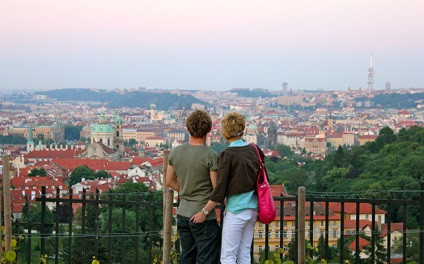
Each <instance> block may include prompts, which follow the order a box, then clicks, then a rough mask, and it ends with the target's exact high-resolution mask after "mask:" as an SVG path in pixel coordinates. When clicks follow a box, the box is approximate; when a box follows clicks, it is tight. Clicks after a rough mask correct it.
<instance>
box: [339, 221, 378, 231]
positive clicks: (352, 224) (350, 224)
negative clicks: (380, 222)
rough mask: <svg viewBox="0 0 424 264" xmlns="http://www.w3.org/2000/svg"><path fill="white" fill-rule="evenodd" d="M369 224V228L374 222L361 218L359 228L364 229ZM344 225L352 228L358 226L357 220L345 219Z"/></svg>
mask: <svg viewBox="0 0 424 264" xmlns="http://www.w3.org/2000/svg"><path fill="white" fill-rule="evenodd" d="M367 226H369V228H371V227H372V222H371V221H369V220H365V219H364V220H359V228H360V229H364V228H365V227H367ZM344 227H345V228H347V229H350V228H356V220H345V221H344Z"/></svg>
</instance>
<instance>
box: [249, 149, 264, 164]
mask: <svg viewBox="0 0 424 264" xmlns="http://www.w3.org/2000/svg"><path fill="white" fill-rule="evenodd" d="M249 145H251V146H253V147H254V148H255V150H256V154H257V155H258V160H259V166H260V167H263V166H264V163H263V162H262V158H261V155H260V154H259V150H258V147H257V146H256V144H253V143H249Z"/></svg>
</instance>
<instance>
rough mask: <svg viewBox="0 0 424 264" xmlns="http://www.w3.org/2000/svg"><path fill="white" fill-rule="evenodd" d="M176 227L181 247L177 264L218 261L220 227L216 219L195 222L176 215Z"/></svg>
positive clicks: (201, 263) (207, 263)
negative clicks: (199, 222)
mask: <svg viewBox="0 0 424 264" xmlns="http://www.w3.org/2000/svg"><path fill="white" fill-rule="evenodd" d="M177 228H178V233H179V234H180V241H181V247H182V251H181V255H180V258H179V261H178V263H179V264H217V263H219V257H220V245H221V228H220V227H219V225H218V222H217V221H216V220H205V221H204V222H203V223H201V224H196V223H193V222H192V221H190V218H188V217H184V216H181V215H177Z"/></svg>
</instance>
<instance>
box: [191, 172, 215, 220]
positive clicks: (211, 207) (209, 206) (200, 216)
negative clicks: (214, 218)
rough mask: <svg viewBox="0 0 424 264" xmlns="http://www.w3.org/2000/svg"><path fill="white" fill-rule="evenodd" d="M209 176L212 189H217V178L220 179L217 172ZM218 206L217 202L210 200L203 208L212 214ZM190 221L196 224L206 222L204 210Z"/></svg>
mask: <svg viewBox="0 0 424 264" xmlns="http://www.w3.org/2000/svg"><path fill="white" fill-rule="evenodd" d="M209 175H210V178H211V182H212V187H213V188H214V189H215V186H216V178H217V177H218V173H217V171H216V170H215V171H210V173H209ZM216 205H217V203H216V202H214V201H211V200H209V201H208V202H207V204H206V205H205V207H203V209H204V210H207V211H208V212H211V211H212V210H215V207H216ZM190 220H191V221H193V222H194V223H202V222H203V221H205V220H206V215H205V214H204V213H203V210H202V211H201V212H198V213H197V214H195V215H193V216H192V217H191V218H190Z"/></svg>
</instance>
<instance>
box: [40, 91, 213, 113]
mask: <svg viewBox="0 0 424 264" xmlns="http://www.w3.org/2000/svg"><path fill="white" fill-rule="evenodd" d="M35 94H38V95H46V96H48V97H49V98H52V99H56V100H59V101H87V102H89V101H95V102H105V103H106V104H107V106H108V107H112V108H117V107H122V106H126V107H141V108H146V109H148V108H150V104H155V105H156V109H158V110H169V109H170V108H181V107H190V106H191V105H192V104H194V103H199V104H204V105H208V103H206V102H204V101H201V100H199V99H197V98H195V97H193V96H191V95H187V94H175V93H168V92H161V93H158V92H147V91H127V92H124V93H118V92H116V91H108V90H93V89H81V88H69V89H58V90H51V91H40V92H35Z"/></svg>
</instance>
